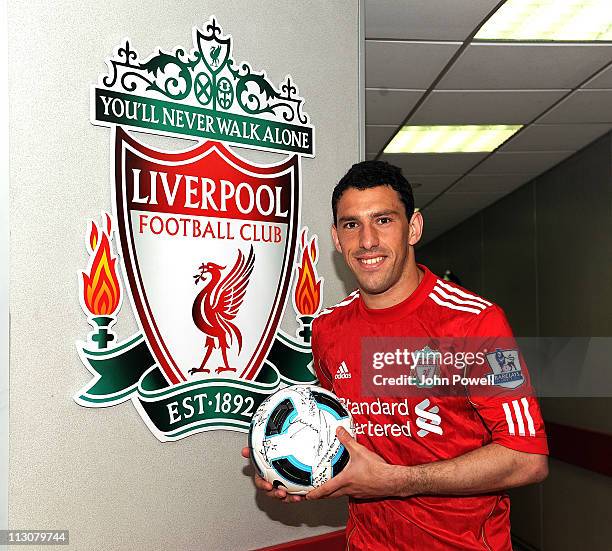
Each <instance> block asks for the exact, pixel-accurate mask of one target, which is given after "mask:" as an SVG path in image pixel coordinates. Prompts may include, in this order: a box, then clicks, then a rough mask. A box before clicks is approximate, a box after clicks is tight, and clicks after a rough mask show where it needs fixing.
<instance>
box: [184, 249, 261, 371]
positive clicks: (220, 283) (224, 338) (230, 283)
mask: <svg viewBox="0 0 612 551" xmlns="http://www.w3.org/2000/svg"><path fill="white" fill-rule="evenodd" d="M254 265H255V253H254V252H253V245H251V250H250V251H249V256H248V257H247V258H245V256H244V254H243V253H242V251H240V250H239V251H238V258H236V262H235V263H234V267H233V268H232V269H231V270H230V271H229V272H228V273H227V274H226V275H225V276H224V277H223V279H221V272H222V270H225V268H226V267H225V266H219V265H218V264H215V263H214V262H207V263H203V264H202V265H201V266H200V268H199V270H200V271H199V273H197V274H196V275H194V276H193V277H194V278H195V284H196V285H197V284H198V283H199V282H200V281H204V282H205V284H204V288H203V289H202V290H201V291H200V292H199V293H198V295H197V296H196V298H195V300H194V302H193V308H192V316H193V321H194V323H195V324H196V326H197V327H198V329H199V330H200V331H202V333H204V334H205V335H206V341H205V343H204V346H205V348H206V352H205V354H204V359H203V360H202V363H201V364H200V367H196V368H193V369H190V370H189V374H190V375H193V374H194V373H196V372H204V373H210V370H209V369H207V368H206V363H207V362H208V360H209V358H210V355H211V354H212V351H213V349H214V348H219V349H220V350H221V355H222V356H223V364H224V365H222V366H220V367H217V369H216V370H215V372H216V373H221V372H222V371H236V368H235V367H231V366H230V365H229V362H228V361H227V349H228V348H229V347H230V346H232V345H233V344H234V342H235V344H236V345H237V347H238V353H240V351H241V349H242V334H241V333H240V329H238V327H237V326H236V324H235V323H234V322H233V320H234V318H235V317H236V315H237V314H238V310H239V309H240V306H241V305H242V302H243V300H244V295H245V293H246V290H247V287H248V285H249V278H250V277H251V273H252V272H253V266H254Z"/></svg>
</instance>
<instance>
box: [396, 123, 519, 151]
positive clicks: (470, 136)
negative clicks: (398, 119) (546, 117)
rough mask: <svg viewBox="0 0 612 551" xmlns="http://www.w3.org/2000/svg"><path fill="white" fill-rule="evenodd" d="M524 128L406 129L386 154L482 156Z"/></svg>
mask: <svg viewBox="0 0 612 551" xmlns="http://www.w3.org/2000/svg"><path fill="white" fill-rule="evenodd" d="M521 127H522V125H520V124H517V125H475V124H471V125H460V126H404V127H403V128H401V129H400V130H399V131H398V132H397V134H396V135H395V136H394V137H393V139H392V140H391V142H390V143H389V145H387V147H386V148H385V153H482V152H489V151H494V150H495V149H497V148H498V147H499V146H500V145H501V144H502V143H504V142H505V141H506V140H507V139H508V138H510V136H512V135H513V134H515V133H516V132H517V131H518V130H519V129H520V128H521Z"/></svg>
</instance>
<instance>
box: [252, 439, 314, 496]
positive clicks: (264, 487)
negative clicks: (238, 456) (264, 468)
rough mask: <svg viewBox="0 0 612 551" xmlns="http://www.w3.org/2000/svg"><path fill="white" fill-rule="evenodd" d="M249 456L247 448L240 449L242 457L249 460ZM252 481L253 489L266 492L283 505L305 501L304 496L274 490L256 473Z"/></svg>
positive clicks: (280, 489)
mask: <svg viewBox="0 0 612 551" xmlns="http://www.w3.org/2000/svg"><path fill="white" fill-rule="evenodd" d="M249 455H250V454H249V448H242V457H244V458H246V459H249ZM254 480H255V487H256V488H257V489H258V490H261V491H263V492H266V495H267V496H268V497H272V498H275V499H280V500H281V501H284V502H285V503H297V502H298V501H304V500H305V499H306V498H305V497H304V496H296V495H292V494H288V493H287V491H286V490H285V489H283V488H274V486H272V484H271V483H270V482H268V481H267V480H264V479H263V478H261V476H259V475H258V474H257V473H255V477H254Z"/></svg>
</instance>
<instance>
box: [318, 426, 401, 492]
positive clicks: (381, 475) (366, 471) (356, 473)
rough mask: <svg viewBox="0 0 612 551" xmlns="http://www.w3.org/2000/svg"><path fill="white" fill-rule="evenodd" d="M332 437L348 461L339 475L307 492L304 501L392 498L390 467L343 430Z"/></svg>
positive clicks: (338, 430) (340, 429)
mask: <svg viewBox="0 0 612 551" xmlns="http://www.w3.org/2000/svg"><path fill="white" fill-rule="evenodd" d="M336 436H337V437H338V440H340V442H341V443H342V444H343V445H344V447H345V448H346V449H347V450H348V452H349V454H350V456H351V458H350V460H349V462H348V464H347V466H346V467H345V468H344V470H343V471H342V472H341V473H340V474H338V475H336V476H335V477H334V478H332V479H331V480H329V481H327V482H326V483H325V484H323V485H322V486H319V487H318V488H316V489H315V490H312V491H310V492H308V493H307V494H306V499H321V498H326V497H340V496H345V495H348V496H352V497H356V498H362V499H367V498H376V497H386V496H390V495H393V493H394V489H393V488H392V480H391V478H390V476H389V475H390V474H391V470H392V469H393V466H392V465H389V464H388V463H387V462H386V461H385V460H384V459H383V458H382V457H380V456H379V455H376V454H375V453H374V452H372V451H370V450H368V449H367V448H366V447H365V446H362V445H361V444H359V443H358V442H357V440H355V439H354V438H352V437H351V435H350V434H349V433H348V432H347V431H346V430H345V429H344V428H342V427H338V429H337V430H336Z"/></svg>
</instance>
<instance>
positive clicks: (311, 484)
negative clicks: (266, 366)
mask: <svg viewBox="0 0 612 551" xmlns="http://www.w3.org/2000/svg"><path fill="white" fill-rule="evenodd" d="M338 426H342V427H344V428H345V429H346V430H347V431H348V432H349V433H350V434H351V435H352V436H353V437H354V436H355V429H354V423H353V419H352V417H351V415H350V414H349V412H348V411H347V410H346V409H345V408H344V406H343V405H342V403H341V402H340V400H338V398H337V397H336V395H335V394H333V393H332V392H329V391H328V390H325V389H323V388H321V387H318V386H314V385H294V386H290V387H287V388H283V389H281V390H279V391H277V392H275V393H274V394H272V395H271V396H269V397H268V398H266V399H265V400H264V401H263V402H262V404H261V405H260V406H259V408H258V409H257V411H256V412H255V414H254V415H253V419H252V420H251V427H250V430H249V449H250V453H251V461H252V462H253V464H254V466H255V468H256V469H257V472H258V473H259V475H260V476H261V477H262V478H264V479H265V480H267V481H268V482H271V483H272V484H273V485H274V486H275V487H283V488H285V489H286V490H287V493H290V494H297V495H304V494H306V493H308V492H309V491H310V490H312V489H313V488H316V487H318V486H320V485H321V484H323V483H324V482H326V481H328V480H329V479H330V478H332V477H334V476H336V475H337V474H338V473H339V472H341V471H342V469H343V468H344V467H345V466H346V464H347V463H348V460H349V453H348V451H347V450H346V449H345V448H344V446H343V445H342V444H341V443H340V441H339V440H338V438H337V437H336V428H337V427H338Z"/></svg>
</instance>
